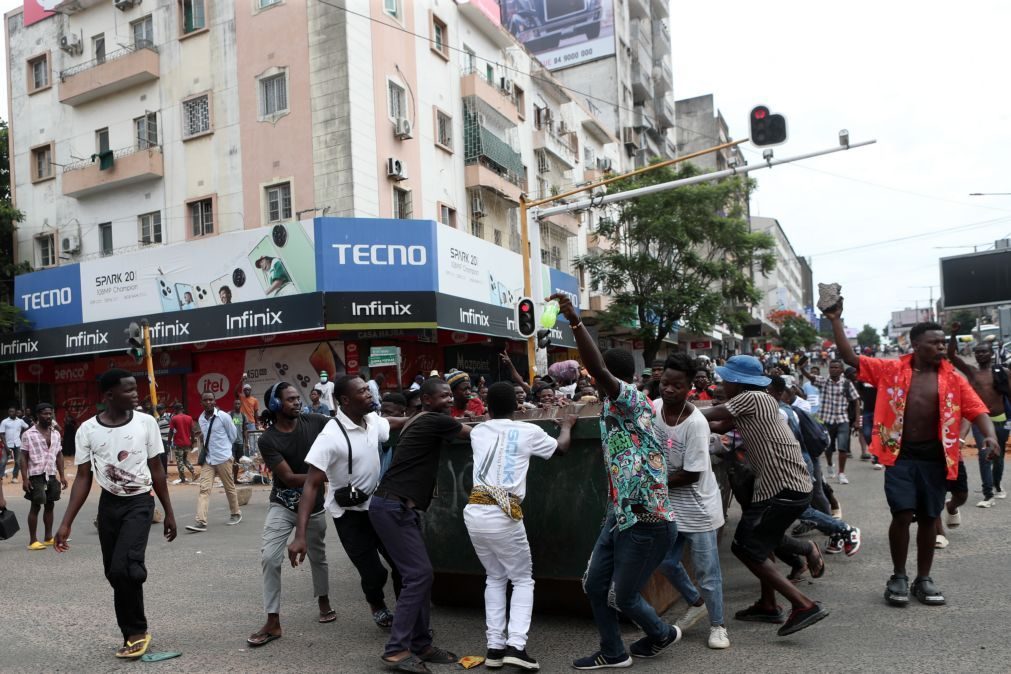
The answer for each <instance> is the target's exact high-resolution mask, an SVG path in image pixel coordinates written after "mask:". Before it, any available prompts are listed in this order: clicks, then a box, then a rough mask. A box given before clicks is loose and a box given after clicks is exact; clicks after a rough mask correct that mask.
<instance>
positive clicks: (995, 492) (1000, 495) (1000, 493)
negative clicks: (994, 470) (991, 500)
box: [993, 487, 1007, 499]
mask: <svg viewBox="0 0 1011 674" xmlns="http://www.w3.org/2000/svg"><path fill="white" fill-rule="evenodd" d="M993 495H994V497H995V498H1000V499H1004V498H1007V492H1006V491H1004V490H1003V489H1001V488H1000V487H995V488H994V490H993Z"/></svg>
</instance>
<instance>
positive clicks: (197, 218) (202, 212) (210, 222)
mask: <svg viewBox="0 0 1011 674" xmlns="http://www.w3.org/2000/svg"><path fill="white" fill-rule="evenodd" d="M188 207H189V211H190V225H191V226H192V230H191V231H192V232H193V236H206V235H207V234H213V233H214V202H213V200H211V199H201V200H200V201H191V202H190V203H189V204H188Z"/></svg>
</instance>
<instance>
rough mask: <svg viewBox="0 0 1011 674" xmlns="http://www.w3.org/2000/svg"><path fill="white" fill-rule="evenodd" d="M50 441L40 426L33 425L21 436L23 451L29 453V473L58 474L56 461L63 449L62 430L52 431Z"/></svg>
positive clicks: (30, 474)
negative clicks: (47, 441) (47, 440)
mask: <svg viewBox="0 0 1011 674" xmlns="http://www.w3.org/2000/svg"><path fill="white" fill-rule="evenodd" d="M50 434H51V435H50V436H49V443H46V437H45V436H44V435H42V431H40V430H39V427H38V426H32V427H31V428H29V429H28V430H27V431H25V433H24V435H22V436H21V451H22V452H27V453H28V475H29V477H30V476H32V475H45V476H47V477H48V476H51V475H56V474H57V470H56V461H57V458H58V457H59V456H60V452H61V451H62V450H63V444H62V443H61V440H62V438H61V437H60V432H59V431H58V430H56V429H55V428H53V429H52V430H51V431H50Z"/></svg>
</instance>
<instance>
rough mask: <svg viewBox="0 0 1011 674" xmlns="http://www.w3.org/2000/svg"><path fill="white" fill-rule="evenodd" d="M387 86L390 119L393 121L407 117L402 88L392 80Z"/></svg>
mask: <svg viewBox="0 0 1011 674" xmlns="http://www.w3.org/2000/svg"><path fill="white" fill-rule="evenodd" d="M389 85H390V88H389V98H390V117H392V118H393V119H400V118H401V117H407V104H406V98H405V93H406V92H405V91H404V88H403V87H402V86H400V85H399V84H397V83H396V82H394V81H393V80H390V81H389Z"/></svg>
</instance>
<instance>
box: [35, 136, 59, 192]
mask: <svg viewBox="0 0 1011 674" xmlns="http://www.w3.org/2000/svg"><path fill="white" fill-rule="evenodd" d="M54 175H55V174H54V173H53V144H52V143H47V144H46V145H42V146H39V147H33V148H32V182H33V183H37V182H39V181H41V180H48V179H50V178H52V177H53V176H54Z"/></svg>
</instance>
